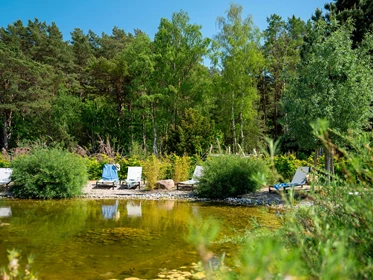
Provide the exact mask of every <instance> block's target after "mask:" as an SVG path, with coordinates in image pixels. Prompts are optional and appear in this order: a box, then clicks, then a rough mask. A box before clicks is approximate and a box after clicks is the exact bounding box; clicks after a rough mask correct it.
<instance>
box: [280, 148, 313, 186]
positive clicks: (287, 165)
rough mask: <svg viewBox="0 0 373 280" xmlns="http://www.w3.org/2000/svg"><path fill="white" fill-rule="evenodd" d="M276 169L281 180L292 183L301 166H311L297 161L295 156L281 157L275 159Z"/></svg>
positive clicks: (305, 162) (303, 161)
mask: <svg viewBox="0 0 373 280" xmlns="http://www.w3.org/2000/svg"><path fill="white" fill-rule="evenodd" d="M274 163H275V168H276V170H277V172H278V174H279V175H280V177H281V178H280V180H281V181H284V182H290V181H291V180H292V178H293V176H294V174H295V171H296V170H297V168H298V167H300V166H309V165H310V164H309V163H307V161H305V160H299V159H297V158H296V157H295V156H294V155H293V154H290V155H288V156H285V155H281V156H275V157H274Z"/></svg>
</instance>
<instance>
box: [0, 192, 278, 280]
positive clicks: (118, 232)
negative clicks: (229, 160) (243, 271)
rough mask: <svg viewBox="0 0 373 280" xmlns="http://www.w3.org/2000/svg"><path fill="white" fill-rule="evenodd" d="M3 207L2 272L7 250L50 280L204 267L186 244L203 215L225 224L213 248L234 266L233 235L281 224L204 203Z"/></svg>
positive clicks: (245, 210)
mask: <svg viewBox="0 0 373 280" xmlns="http://www.w3.org/2000/svg"><path fill="white" fill-rule="evenodd" d="M0 203H1V204H0V206H1V207H0V209H1V210H0V213H1V215H2V216H4V215H6V216H7V218H0V220H1V221H2V226H0V267H1V266H2V264H6V263H8V262H9V261H8V259H7V249H12V248H17V249H19V250H21V251H22V256H25V258H26V257H27V256H29V255H30V254H34V255H35V264H34V269H35V271H36V272H38V273H39V275H40V277H39V278H40V279H48V280H60V279H91V280H93V279H125V278H130V277H138V278H140V279H155V278H159V277H157V275H158V273H159V270H160V269H168V270H172V269H175V268H178V267H181V266H188V265H190V264H191V263H193V262H198V261H199V256H198V254H197V252H196V250H195V247H194V246H193V245H192V244H188V243H187V242H186V240H185V236H187V235H188V234H189V233H188V232H189V231H188V226H189V221H190V220H191V219H195V218H196V217H197V216H198V217H201V219H202V220H203V221H204V220H205V219H208V218H210V217H211V218H214V219H217V220H218V221H219V223H221V230H222V232H221V234H220V235H219V236H218V238H217V241H218V242H216V243H214V244H213V246H212V247H211V250H212V252H213V253H214V254H216V255H221V254H223V253H229V255H230V256H227V258H226V261H227V263H228V262H233V256H234V255H235V252H236V249H237V248H236V244H234V243H232V242H231V241H230V240H236V239H234V238H232V239H231V237H235V236H241V235H242V236H246V234H247V229H250V228H251V226H252V222H251V218H255V219H256V221H257V222H258V223H260V224H261V225H263V226H264V227H271V228H273V227H276V224H277V223H279V221H280V220H279V219H278V218H277V217H276V216H275V215H274V214H271V213H268V211H264V208H255V207H232V206H227V205H220V204H219V205H216V204H209V203H200V202H184V201H166V200H165V201H162V200H161V201H155V200H152V201H145V200H133V201H132V200H131V201H128V200H124V199H118V200H115V199H114V200H93V199H92V200H91V199H87V200H86V199H84V200H82V199H75V200H47V201H45V200H5V199H4V200H0ZM10 209H11V210H10ZM119 211H120V212H121V214H122V215H120V217H119ZM5 213H6V214H5ZM123 213H124V214H123ZM10 215H11V216H10ZM4 224H9V226H4Z"/></svg>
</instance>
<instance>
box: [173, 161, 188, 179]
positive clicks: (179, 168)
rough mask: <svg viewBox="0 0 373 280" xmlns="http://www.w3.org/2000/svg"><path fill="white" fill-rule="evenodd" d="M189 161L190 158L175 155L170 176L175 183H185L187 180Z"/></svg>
mask: <svg viewBox="0 0 373 280" xmlns="http://www.w3.org/2000/svg"><path fill="white" fill-rule="evenodd" d="M190 161H191V160H190V157H188V156H187V155H184V156H182V157H179V156H176V155H175V158H174V169H173V176H172V179H173V180H174V181H175V182H180V181H185V180H187V179H188V178H189V169H190Z"/></svg>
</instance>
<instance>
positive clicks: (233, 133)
mask: <svg viewBox="0 0 373 280" xmlns="http://www.w3.org/2000/svg"><path fill="white" fill-rule="evenodd" d="M231 117H232V137H233V147H232V151H233V153H234V152H235V151H236V146H237V136H236V120H235V117H234V93H232V111H231Z"/></svg>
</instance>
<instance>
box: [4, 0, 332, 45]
mask: <svg viewBox="0 0 373 280" xmlns="http://www.w3.org/2000/svg"><path fill="white" fill-rule="evenodd" d="M330 1H331V0H330ZM330 1H328V0H236V1H233V3H235V4H240V5H242V6H243V8H244V10H243V15H244V16H246V15H249V14H250V15H252V16H253V19H254V24H255V25H256V26H258V27H259V28H260V29H261V30H264V29H265V28H266V27H267V22H266V18H267V17H269V16H270V15H271V14H274V13H276V14H278V15H280V16H282V17H283V18H284V19H287V18H288V17H291V16H292V15H295V16H297V17H300V18H302V19H303V20H307V19H309V18H310V17H311V15H312V14H313V13H314V11H315V10H316V8H323V7H324V3H326V2H330ZM230 2H232V1H230V0H0V27H6V26H7V25H8V24H11V23H13V22H14V21H16V20H18V19H21V20H22V21H23V22H24V24H25V25H27V21H28V20H29V19H31V20H34V18H38V19H39V21H46V22H47V23H48V24H50V23H51V22H53V21H54V22H55V23H56V24H57V26H58V27H59V29H60V30H61V32H62V34H63V35H64V40H69V39H70V32H71V31H73V30H74V28H80V29H82V30H84V32H85V33H86V32H87V31H88V30H89V29H91V30H93V31H94V32H95V33H96V34H99V35H101V33H102V32H105V33H107V34H111V30H112V29H113V27H114V26H118V27H119V28H121V29H124V30H125V31H126V32H133V30H134V29H135V28H137V29H140V30H142V31H144V32H145V33H147V34H148V35H149V36H150V38H152V39H153V38H154V34H155V33H156V32H157V29H158V25H159V22H160V19H161V18H171V15H172V13H173V12H178V11H180V10H183V11H186V12H187V13H188V15H189V17H190V22H191V23H196V24H198V25H202V33H203V35H204V36H206V37H212V36H213V35H215V34H216V33H217V32H218V29H217V26H216V18H217V17H218V16H225V12H226V10H227V9H228V8H229V3H230Z"/></svg>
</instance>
